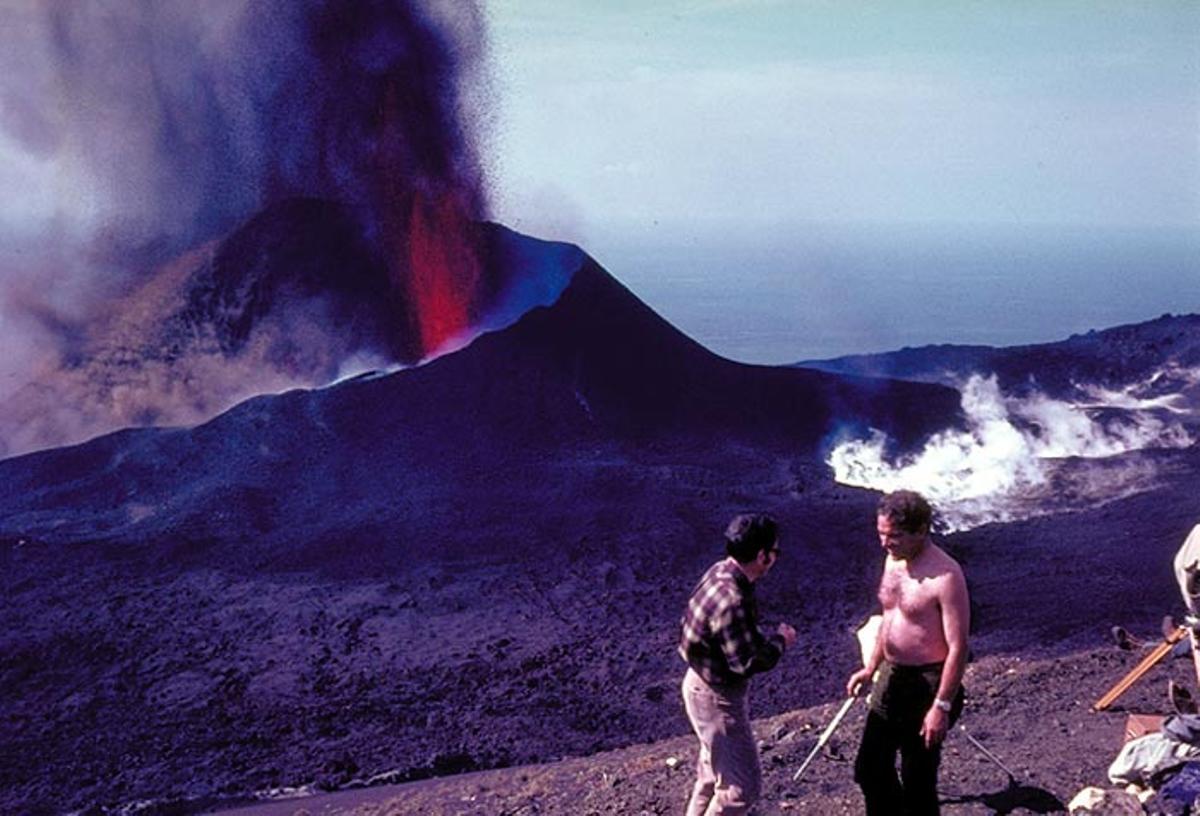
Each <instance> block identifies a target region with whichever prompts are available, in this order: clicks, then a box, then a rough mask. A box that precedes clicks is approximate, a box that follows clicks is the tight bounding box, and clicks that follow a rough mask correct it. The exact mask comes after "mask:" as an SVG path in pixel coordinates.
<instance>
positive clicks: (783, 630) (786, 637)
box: [779, 623, 796, 649]
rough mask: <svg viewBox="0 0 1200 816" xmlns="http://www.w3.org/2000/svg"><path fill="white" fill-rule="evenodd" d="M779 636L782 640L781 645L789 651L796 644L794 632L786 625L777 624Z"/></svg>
mask: <svg viewBox="0 0 1200 816" xmlns="http://www.w3.org/2000/svg"><path fill="white" fill-rule="evenodd" d="M779 636H780V637H782V638H783V645H784V646H786V647H787V648H789V649H790V648H792V646H793V645H794V644H795V642H796V630H795V629H793V628H792V627H791V626H789V625H788V624H786V623H781V624H779Z"/></svg>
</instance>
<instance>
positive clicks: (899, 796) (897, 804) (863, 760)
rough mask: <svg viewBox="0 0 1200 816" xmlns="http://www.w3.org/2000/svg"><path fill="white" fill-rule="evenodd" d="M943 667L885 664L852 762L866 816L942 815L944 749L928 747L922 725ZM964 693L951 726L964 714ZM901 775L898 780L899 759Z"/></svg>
mask: <svg viewBox="0 0 1200 816" xmlns="http://www.w3.org/2000/svg"><path fill="white" fill-rule="evenodd" d="M941 675H942V664H940V663H937V664H931V665H928V666H893V665H891V664H890V663H884V664H883V666H882V667H881V669H880V673H879V678H878V680H876V682H875V686H874V688H873V689H872V691H871V708H870V710H869V711H868V712H867V725H866V727H865V728H864V729H863V738H862V744H861V745H860V746H859V749H858V758H857V759H855V761H854V781H855V782H857V783H858V785H859V787H860V788H862V792H863V797H864V798H865V799H866V804H867V811H866V812H867V816H896V815H897V814H903V816H931V815H934V816H935V815H936V814H937V813H938V793H937V773H938V764H939V763H940V762H941V758H942V749H941V746H940V745H935V746H933V747H932V748H926V747H925V739H924V738H923V737H922V736H921V723H922V721H923V720H924V719H925V714H926V713H927V712H928V711H929V707H930V706H931V705H933V698H934V696H935V695H936V694H937V687H938V683H939V682H940V680H941ZM962 703H963V691H962V689H961V688H960V689H959V690H958V694H957V695H955V699H954V703H953V708H952V709H951V711H950V724H951V725H952V726H953V725H954V723H955V722H956V721H957V720H958V715H959V714H960V713H962ZM897 753H899V755H900V775H899V777H897V776H896V754H897Z"/></svg>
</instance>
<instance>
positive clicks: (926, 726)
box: [921, 706, 950, 748]
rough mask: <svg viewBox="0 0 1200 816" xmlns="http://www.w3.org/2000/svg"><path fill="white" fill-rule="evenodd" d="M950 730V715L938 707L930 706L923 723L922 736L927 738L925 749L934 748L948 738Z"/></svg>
mask: <svg viewBox="0 0 1200 816" xmlns="http://www.w3.org/2000/svg"><path fill="white" fill-rule="evenodd" d="M948 728H950V715H949V714H947V713H946V712H945V711H942V710H941V709H940V708H938V707H937V706H930V707H929V711H928V712H926V714H925V720H924V722H922V723H921V736H922V737H924V738H925V747H926V748H932V747H933V746H935V745H938V744H940V743H941V741H942V740H944V739H945V738H946V730H947V729H948Z"/></svg>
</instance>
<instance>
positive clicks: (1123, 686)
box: [1092, 626, 1188, 711]
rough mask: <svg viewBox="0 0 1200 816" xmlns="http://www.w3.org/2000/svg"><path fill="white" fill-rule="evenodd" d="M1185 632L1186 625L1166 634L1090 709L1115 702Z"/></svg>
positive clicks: (1100, 708) (1104, 706)
mask: <svg viewBox="0 0 1200 816" xmlns="http://www.w3.org/2000/svg"><path fill="white" fill-rule="evenodd" d="M1187 633H1188V630H1187V627H1186V626H1177V627H1175V631H1174V632H1172V633H1171V634H1169V635H1167V639H1166V640H1164V641H1163V642H1162V643H1160V644H1158V645H1157V646H1155V647H1154V648H1153V649H1151V650H1150V653H1149V654H1148V655H1146V656H1145V657H1143V658H1142V662H1141V663H1138V664H1137V665H1136V666H1134V667H1133V670H1132V671H1130V672H1129V674H1127V675H1125V676H1124V677H1122V678H1121V680H1120V682H1118V683H1117V684H1116V685H1115V686H1113V687H1112V688H1111V689H1109V690H1108V692H1107V693H1106V694H1105V695H1104V696H1103V697H1101V698H1100V699H1099V700H1097V701H1096V702H1095V703H1094V704H1093V705H1092V711H1103V710H1104V709H1106V708H1108V707H1109V706H1110V705H1112V704H1113V703H1114V702H1116V700H1117V698H1118V697H1120V696H1121V695H1122V694H1124V693H1125V692H1127V691H1129V688H1130V687H1131V686H1132V685H1133V684H1134V683H1136V682H1137V681H1138V680H1140V679H1141V678H1142V675H1144V674H1145V673H1146V672H1148V671H1150V670H1151V669H1152V668H1154V667H1155V666H1156V665H1158V663H1159V661H1161V660H1162V659H1163V658H1164V657H1166V656H1167V655H1168V654H1170V652H1171V648H1172V647H1173V646H1174V645H1175V644H1176V643H1178V642H1179V641H1181V640H1183V638H1184V636H1186V635H1187Z"/></svg>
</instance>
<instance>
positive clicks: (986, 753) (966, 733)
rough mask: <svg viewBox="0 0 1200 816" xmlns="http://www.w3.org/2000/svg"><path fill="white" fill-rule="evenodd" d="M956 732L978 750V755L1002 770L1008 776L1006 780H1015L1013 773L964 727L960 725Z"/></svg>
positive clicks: (1015, 776)
mask: <svg viewBox="0 0 1200 816" xmlns="http://www.w3.org/2000/svg"><path fill="white" fill-rule="evenodd" d="M958 730H959V731H961V732H962V735H963V736H964V737H966V738H967V740H968V741H970V743H971V744H972V745H974V746H975V747H976V748H978V749H979V753H981V754H983V755H984V756H985V757H987V758H988V759H990V760H991V761H992V762H994V763H995V764H996V767H998V768H999V769H1000V770H1002V771H1004V772H1005V773H1006V774H1008V778H1009V779H1010V780H1012V781H1015V780H1016V778H1017V775H1016V774H1015V773H1013V772H1012V771H1010V770H1009V769H1008V766H1007V765H1005V764H1004V763H1003V762H1001V761H1000V759H999V758H998V757H997V756H996V755H995V754H993V753H992V752H991V751H989V750H988V749H987V748H986V747H985V746H984V744H983V743H982V742H980V741H979V740H977V739H975V738H974V737H972V736H971V732H970V731H968V730H967V728H966V726H964V725H960V726H959V727H958Z"/></svg>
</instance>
